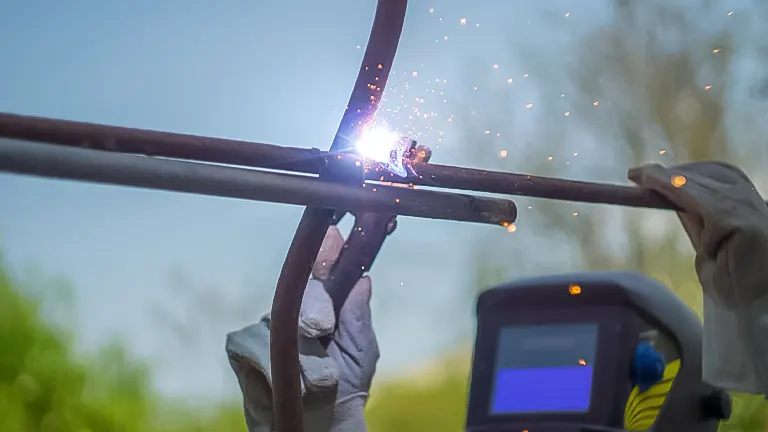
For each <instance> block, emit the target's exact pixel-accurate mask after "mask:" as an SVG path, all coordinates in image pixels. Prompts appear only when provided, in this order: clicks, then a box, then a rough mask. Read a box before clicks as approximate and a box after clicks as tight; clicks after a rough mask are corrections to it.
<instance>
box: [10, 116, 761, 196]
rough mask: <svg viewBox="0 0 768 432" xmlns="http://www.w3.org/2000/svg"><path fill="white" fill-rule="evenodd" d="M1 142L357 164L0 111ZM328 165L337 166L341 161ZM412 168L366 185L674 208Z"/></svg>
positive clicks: (520, 177)
mask: <svg viewBox="0 0 768 432" xmlns="http://www.w3.org/2000/svg"><path fill="white" fill-rule="evenodd" d="M0 137H9V138H19V139H27V140H31V141H42V142H48V143H51V144H59V145H65V146H72V147H86V148H96V149H102V150H109V151H117V152H123V153H135V154H143V155H148V156H163V157H170V158H176V159H186V160H194V161H200V162H212V163H224V164H231V165H240V166H248V167H253V168H268V169H276V170H284V171H294V172H303V173H310V174H318V173H320V172H321V171H322V170H323V169H324V168H325V167H326V158H327V157H335V158H337V159H339V158H341V159H342V160H343V161H346V162H347V165H349V166H354V164H359V163H360V162H361V161H360V159H359V158H357V157H355V156H354V155H350V154H331V153H328V152H324V151H321V150H317V149H305V148H296V147H281V146H277V145H272V144H262V143H253V142H247V141H235V140H228V139H221V138H207V137H200V136H195V135H185V134H176V133H169V132H157V131H148V130H142V129H132V128H124V127H117V126H105V125H97V124H92V123H81V122H72V121H66V120H55V119H48V118H40V117H29V116H20V115H15V114H3V113H0ZM337 162H338V161H337ZM334 165H335V166H336V167H340V166H344V165H345V164H344V163H341V164H334ZM337 169H338V168H337ZM414 171H415V172H416V173H418V175H416V176H410V177H407V178H401V177H397V176H395V175H392V174H389V173H387V172H385V171H384V170H371V171H369V172H367V173H366V174H365V177H366V179H368V180H378V181H386V182H394V183H410V184H414V185H420V186H431V187H440V188H445V189H457V190H466V191H476V192H488V193H496V194H503V195H518V196H528V197H535V198H548V199H556V200H562V201H574V202H586V203H596V204H613V205H622V206H629V207H645V208H655V209H667V210H676V208H675V206H674V205H672V204H671V203H670V202H669V201H667V200H666V199H664V198H663V197H662V196H660V195H658V194H656V193H653V192H651V191H647V190H642V189H640V188H637V187H633V186H623V185H615V184H607V183H592V182H583V181H576V180H564V179H557V178H551V177H542V176H533V175H527V174H518V173H508V172H499V171H488V170H481V169H474V168H463V167H456V166H448V165H437V164H431V163H430V164H420V163H415V164H414ZM767 205H768V204H767Z"/></svg>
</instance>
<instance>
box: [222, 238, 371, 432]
mask: <svg viewBox="0 0 768 432" xmlns="http://www.w3.org/2000/svg"><path fill="white" fill-rule="evenodd" d="M343 244H344V238H343V237H342V235H341V233H340V232H339V230H338V229H337V228H336V227H331V228H330V229H329V230H328V233H327V234H326V237H325V240H324V241H323V246H322V248H321V250H320V254H319V255H318V258H317V261H316V262H315V266H314V268H313V269H312V276H313V279H310V281H309V282H308V283H307V288H306V292H305V293H304V298H303V300H302V305H301V312H300V316H299V362H300V366H301V377H302V392H303V402H304V428H305V431H306V432H328V431H331V432H364V431H366V430H367V428H366V425H365V417H364V411H365V404H366V402H367V399H368V392H369V390H370V388H371V381H372V380H373V375H374V373H375V371H376V362H377V361H378V359H379V347H378V344H377V342H376V335H375V333H374V331H373V326H372V323H371V308H370V299H371V279H370V278H369V277H364V278H362V279H360V280H359V281H358V283H357V284H356V285H355V287H354V288H353V289H352V292H351V293H350V295H349V297H348V298H347V301H346V302H345V303H344V306H343V307H342V310H341V312H340V316H339V320H338V328H336V329H335V330H334V324H335V322H336V320H335V315H334V311H333V304H332V302H331V298H330V297H329V296H328V293H327V292H326V291H325V288H324V287H323V284H322V280H324V279H325V278H327V276H328V273H329V272H330V269H331V267H333V263H334V262H335V261H336V259H337V258H338V256H339V252H340V251H341V248H342V246H343ZM269 332H270V318H269V314H267V315H265V316H264V317H263V318H262V319H261V320H260V321H259V322H258V323H256V324H253V325H250V326H248V327H245V328H243V329H242V330H238V331H235V332H232V333H230V334H228V335H227V342H226V350H227V355H228V356H229V360H230V364H231V366H232V369H233V370H234V372H235V374H236V375H237V379H238V381H239V383H240V389H241V391H242V393H243V399H244V405H245V407H244V410H245V419H246V424H247V426H248V430H249V432H273V431H274V430H275V429H274V417H273V414H272V378H271V366H270V357H269V335H270V333H269ZM327 335H332V339H333V341H332V342H331V344H330V345H329V346H328V350H327V351H326V350H325V349H323V347H322V345H321V344H320V342H319V340H318V338H320V337H321V336H327Z"/></svg>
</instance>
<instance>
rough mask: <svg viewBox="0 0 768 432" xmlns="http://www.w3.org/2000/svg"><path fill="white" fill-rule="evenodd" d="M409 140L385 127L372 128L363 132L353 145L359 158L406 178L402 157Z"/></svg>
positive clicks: (406, 173)
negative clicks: (374, 162)
mask: <svg viewBox="0 0 768 432" xmlns="http://www.w3.org/2000/svg"><path fill="white" fill-rule="evenodd" d="M409 144H410V140H409V139H407V138H405V137H403V136H401V135H400V134H399V133H397V132H395V131H393V130H390V129H387V128H385V127H376V126H374V127H372V128H370V129H368V130H367V131H365V132H364V133H363V134H362V136H361V137H360V139H359V140H357V142H356V143H355V148H356V149H357V152H358V153H359V154H360V156H362V157H364V158H366V159H371V160H373V161H376V162H379V163H381V164H383V165H385V166H386V167H387V169H389V170H390V171H392V173H393V174H397V175H399V176H400V177H406V176H407V175H408V172H407V171H406V169H405V166H404V165H403V157H404V156H405V152H406V150H408V146H409Z"/></svg>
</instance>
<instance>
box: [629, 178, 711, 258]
mask: <svg viewBox="0 0 768 432" xmlns="http://www.w3.org/2000/svg"><path fill="white" fill-rule="evenodd" d="M627 177H629V179H630V180H631V181H633V182H634V183H635V184H637V185H638V186H640V187H642V188H645V189H649V190H652V191H654V192H656V193H658V194H659V195H661V196H663V197H664V198H666V199H668V200H669V201H670V202H671V203H672V204H674V205H676V206H677V207H679V208H680V209H681V210H682V211H678V212H677V215H678V217H679V218H680V222H681V223H682V225H683V229H685V232H686V233H687V234H688V238H689V239H690V240H691V243H693V247H694V248H695V249H696V250H698V249H699V245H700V244H701V242H702V240H701V235H702V230H703V229H704V219H703V216H702V214H701V212H700V207H701V206H700V205H699V203H698V202H697V201H696V200H695V199H694V197H693V196H692V195H691V194H689V193H688V191H689V188H690V185H688V184H687V183H688V179H687V178H686V177H685V175H684V174H679V173H678V174H675V173H674V171H673V170H670V169H668V168H665V167H663V166H661V165H658V164H648V165H643V166H639V167H636V168H632V169H630V170H629V174H628V175H627ZM686 186H688V188H686V189H683V188H685V187H686Z"/></svg>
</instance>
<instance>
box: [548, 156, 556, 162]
mask: <svg viewBox="0 0 768 432" xmlns="http://www.w3.org/2000/svg"><path fill="white" fill-rule="evenodd" d="M553 159H555V157H554V156H549V157H547V160H550V161H551V160H553Z"/></svg>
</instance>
